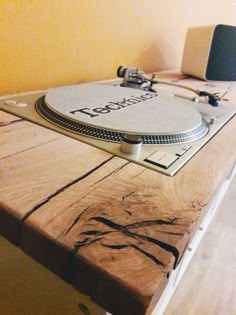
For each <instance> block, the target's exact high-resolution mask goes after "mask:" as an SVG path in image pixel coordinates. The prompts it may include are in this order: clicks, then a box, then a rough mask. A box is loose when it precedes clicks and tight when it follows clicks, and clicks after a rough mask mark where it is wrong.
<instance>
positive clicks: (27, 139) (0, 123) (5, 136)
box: [0, 111, 62, 160]
mask: <svg viewBox="0 0 236 315" xmlns="http://www.w3.org/2000/svg"><path fill="white" fill-rule="evenodd" d="M60 137H62V136H61V135H60V134H58V133H56V132H53V131H49V130H47V129H45V128H42V127H39V126H36V125H34V124H31V123H29V122H27V121H24V120H22V119H21V118H18V117H16V116H14V115H10V114H7V113H5V112H3V111H0V147H1V150H0V160H1V159H2V158H6V157H8V156H11V155H14V154H17V153H19V152H22V151H25V150H29V149H31V148H32V147H35V146H38V145H41V144H43V143H47V142H50V141H54V140H56V139H59V138H60Z"/></svg>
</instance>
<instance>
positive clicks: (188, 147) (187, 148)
mask: <svg viewBox="0 0 236 315" xmlns="http://www.w3.org/2000/svg"><path fill="white" fill-rule="evenodd" d="M191 148H192V146H191V145H190V144H187V145H185V146H184V147H182V148H181V149H180V150H179V151H178V152H177V153H176V155H177V156H182V155H184V154H185V153H186V152H187V151H188V150H189V149H191Z"/></svg>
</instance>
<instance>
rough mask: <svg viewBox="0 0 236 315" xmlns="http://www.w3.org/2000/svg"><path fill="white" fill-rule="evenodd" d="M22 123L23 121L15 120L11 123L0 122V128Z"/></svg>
mask: <svg viewBox="0 0 236 315" xmlns="http://www.w3.org/2000/svg"><path fill="white" fill-rule="evenodd" d="M22 121H23V119H15V120H12V121H7V122H4V121H0V127H5V126H9V125H12V124H15V123H18V122H22Z"/></svg>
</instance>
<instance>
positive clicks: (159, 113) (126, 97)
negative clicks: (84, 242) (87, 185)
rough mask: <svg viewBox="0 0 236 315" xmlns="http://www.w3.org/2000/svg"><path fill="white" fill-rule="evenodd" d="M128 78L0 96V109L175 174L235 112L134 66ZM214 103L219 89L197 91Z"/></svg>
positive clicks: (123, 70)
mask: <svg viewBox="0 0 236 315" xmlns="http://www.w3.org/2000/svg"><path fill="white" fill-rule="evenodd" d="M118 76H120V77H123V78H124V80H123V82H120V80H119V81H114V82H115V83H114V82H113V81H110V82H107V83H99V82H98V83H90V84H80V85H71V86H64V87H58V88H53V89H50V90H49V91H47V92H46V93H45V92H32V93H27V94H25V95H21V96H16V97H7V98H5V99H2V100H1V101H0V109H2V110H4V111H7V112H9V113H12V114H14V115H17V116H19V117H22V118H24V119H27V120H29V121H32V122H34V123H37V124H39V125H42V126H44V127H47V128H50V129H53V130H55V131H57V132H60V133H62V134H65V135H67V136H70V137H73V138H75V139H78V140H80V141H83V142H85V143H88V144H90V145H93V146H95V147H98V148H100V149H103V150H105V151H108V152H110V153H112V154H114V155H117V156H120V157H122V158H125V159H127V160H129V161H132V162H135V163H138V164H140V165H143V166H145V167H147V168H150V169H153V170H156V171H158V172H160V173H163V174H165V175H168V176H173V175H174V174H175V173H176V172H177V171H178V170H179V169H180V168H181V167H182V166H183V165H184V164H185V163H186V162H187V161H188V160H189V159H190V158H191V157H193V155H194V154H196V152H197V151H198V150H200V149H201V148H202V147H203V146H204V145H205V144H206V143H207V142H208V141H209V140H210V139H211V138H212V137H213V136H214V135H215V134H216V133H217V132H218V131H219V130H220V128H222V127H223V126H224V124H226V123H227V121H228V120H229V119H231V118H232V117H233V115H234V114H235V110H234V109H233V108H231V107H230V106H228V105H227V106H226V105H224V106H222V105H219V106H210V105H209V104H207V102H205V101H199V100H198V99H197V98H195V97H194V98H193V99H192V100H189V99H186V98H181V97H176V96H175V95H173V94H171V93H166V92H161V91H158V89H155V90H154V87H155V84H156V83H159V82H157V81H155V80H154V76H153V77H152V78H151V79H147V78H146V76H144V74H143V73H142V72H139V70H138V69H135V68H124V67H120V68H119V69H118ZM197 94H198V95H199V96H207V97H208V99H209V103H212V101H213V103H212V104H211V105H218V104H215V102H216V101H217V98H215V97H214V95H212V94H210V93H207V92H202V91H197Z"/></svg>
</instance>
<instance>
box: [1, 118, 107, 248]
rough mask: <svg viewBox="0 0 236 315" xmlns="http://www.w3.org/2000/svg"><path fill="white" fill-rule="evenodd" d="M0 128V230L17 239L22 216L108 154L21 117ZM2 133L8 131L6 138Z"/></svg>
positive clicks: (85, 172) (10, 237) (91, 168)
mask: <svg viewBox="0 0 236 315" xmlns="http://www.w3.org/2000/svg"><path fill="white" fill-rule="evenodd" d="M7 116H8V117H9V115H7ZM19 125H21V127H20V129H21V130H20V131H19V128H18V127H19ZM9 126H10V130H9ZM0 132H1V139H3V141H2V142H1V153H2V158H1V159H0V178H1V181H0V196H1V200H0V209H1V210H2V211H0V216H1V218H0V219H1V222H3V223H2V224H1V226H0V231H1V234H3V235H4V236H6V237H7V238H8V239H9V240H11V241H12V242H14V243H17V242H18V241H19V240H18V238H19V235H18V234H19V227H20V226H21V220H22V219H24V218H25V217H27V216H28V215H29V214H30V213H31V212H33V211H35V209H36V208H37V207H38V206H39V205H41V204H43V203H44V202H45V201H46V200H47V199H48V198H49V199H50V198H51V196H54V195H55V194H58V193H60V190H63V189H65V187H67V186H68V185H72V184H73V183H74V182H76V181H78V180H80V178H81V177H84V176H86V175H89V174H90V172H92V171H93V169H96V168H97V167H99V165H100V164H103V163H105V162H106V160H109V159H110V158H111V155H110V154H108V153H105V152H101V151H99V150H97V149H95V148H92V147H90V146H88V145H85V144H82V143H79V142H78V141H75V140H73V139H70V138H67V137H63V136H61V135H58V134H57V133H55V132H52V131H49V130H46V129H44V128H41V127H38V126H36V125H34V124H31V123H29V122H25V121H20V122H19V123H17V124H16V123H14V124H10V125H9V124H5V126H3V127H1V128H0ZM21 132H22V133H21ZM5 134H10V135H9V138H7V139H8V140H7V141H5V138H4V137H5ZM2 135H3V137H2ZM21 139H27V141H26V140H23V141H21ZM14 151H15V153H13V152H14ZM10 152H11V153H10ZM81 156H84V158H81ZM88 156H90V158H89V159H88V158H87V157H88ZM62 169H63V171H60V170H62Z"/></svg>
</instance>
